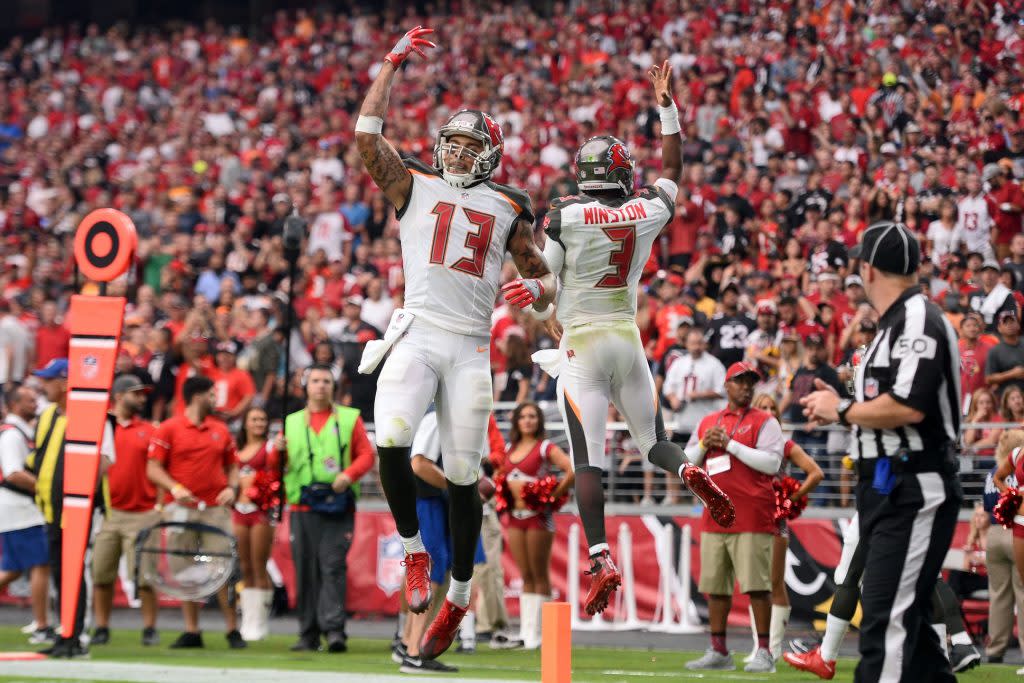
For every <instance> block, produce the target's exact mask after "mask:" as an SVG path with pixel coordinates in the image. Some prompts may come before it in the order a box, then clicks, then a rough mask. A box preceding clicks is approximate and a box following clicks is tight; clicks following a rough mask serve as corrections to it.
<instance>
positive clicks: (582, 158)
mask: <svg viewBox="0 0 1024 683" xmlns="http://www.w3.org/2000/svg"><path fill="white" fill-rule="evenodd" d="M576 182H577V184H578V185H579V188H580V190H582V191H583V192H595V191H612V192H615V193H617V194H622V195H624V196H625V195H630V194H633V157H632V156H631V155H630V153H629V148H628V147H626V145H625V143H623V142H622V141H621V140H619V139H617V138H614V137H612V136H610V135H602V136H600V137H596V138H591V139H589V140H587V141H586V142H584V143H583V146H582V147H580V148H579V151H577V152H576Z"/></svg>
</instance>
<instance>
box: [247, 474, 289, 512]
mask: <svg viewBox="0 0 1024 683" xmlns="http://www.w3.org/2000/svg"><path fill="white" fill-rule="evenodd" d="M245 497H246V498H248V499H249V500H250V501H252V504H253V505H255V506H256V507H258V508H259V509H260V510H261V511H263V512H269V511H272V510H275V509H276V508H277V507H278V505H280V504H281V480H280V479H278V478H277V473H276V472H272V471H270V470H259V471H257V472H256V474H255V476H254V477H253V481H252V485H251V486H249V487H248V488H247V489H245Z"/></svg>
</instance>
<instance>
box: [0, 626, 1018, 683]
mask: <svg viewBox="0 0 1024 683" xmlns="http://www.w3.org/2000/svg"><path fill="white" fill-rule="evenodd" d="M177 635H178V634H177V633H172V632H162V633H161V637H162V638H163V642H164V643H165V644H164V645H161V646H159V647H155V648H152V647H151V648H143V647H142V646H140V645H139V644H138V637H139V634H138V633H137V632H135V631H114V632H113V638H112V642H111V643H110V644H108V645H103V646H98V647H94V648H92V650H91V657H90V659H91V661H94V662H102V661H116V662H129V663H139V664H154V665H161V666H175V665H188V666H209V667H217V668H225V667H226V668H235V667H241V668H257V669H279V670H287V671H294V672H300V671H328V672H331V671H333V672H345V673H350V674H351V673H365V674H398V666H397V665H396V664H394V663H393V662H392V661H391V659H390V657H389V655H390V653H389V652H388V649H387V648H388V643H387V641H383V640H367V639H352V640H349V651H348V652H347V653H345V654H339V655H331V654H326V653H316V654H309V653H291V652H288V647H289V646H290V645H291V644H292V642H294V638H292V637H285V636H273V637H271V638H270V640H267V641H263V642H259V643H253V644H250V646H249V648H248V649H246V650H241V651H229V650H228V648H227V644H226V642H225V640H224V637H223V635H222V634H220V633H215V632H210V633H209V634H205V636H204V638H205V641H206V649H204V650H187V651H181V650H171V649H169V648H168V647H167V644H169V643H170V642H171V641H172V640H173V639H174V638H175V637H177ZM32 649H34V648H32V647H29V646H26V644H25V636H24V635H22V634H21V633H20V632H19V631H18V629H17V628H16V627H0V651H19V650H22V651H24V650H32ZM698 654H699V653H696V652H680V653H672V652H665V651H653V650H639V649H611V648H574V650H573V681H574V682H575V681H593V682H598V681H600V682H602V683H613V682H616V681H640V680H649V681H650V680H654V681H657V680H686V679H691V678H692V679H695V680H696V679H701V680H705V681H707V680H771V681H778V682H786V683H788V682H790V681H794V682H795V681H816V680H818V679H817V678H815V677H814V676H811V675H810V674H804V673H800V672H796V671H794V670H792V669H790V668H789V667H788V666H787V665H786V664H785V663H784V662H780V663H779V667H778V672H777V673H776V674H773V675H755V674H746V673H744V672H743V671H742V670H738V671H735V672H727V673H723V674H719V675H716V674H715V673H714V672H688V671H686V670H685V669H684V668H683V664H684V663H685V662H686V661H688V660H690V659H693V658H696V657H697V656H698ZM442 661H444V662H446V663H448V664H453V665H455V666H458V667H459V673H458V674H454V675H453V676H451V677H452V678H455V679H458V678H466V677H468V678H500V679H505V680H524V681H537V680H540V653H539V652H525V651H521V650H520V651H516V650H505V651H495V650H491V649H490V648H489V647H486V646H484V647H483V648H482V649H480V650H478V651H477V652H476V653H474V654H471V655H457V654H446V655H444V656H443V657H442ZM854 664H855V662H854V660H852V659H844V660H841V661H840V668H839V671H838V672H837V674H836V680H842V681H848V680H851V679H852V677H853V668H854ZM3 666H4V665H3V663H2V662H0V683H14V682H15V681H18V682H26V683H27V682H28V681H32V682H34V683H39V681H40V680H43V679H38V678H35V679H30V678H26V677H25V676H14V677H11V676H4V675H3V674H2V672H3ZM1015 671H1016V669H1015V667H1012V666H996V665H984V666H982V667H980V668H978V669H975V670H974V671H971V672H969V673H967V674H964V675H961V676H960V678H959V680H961V681H965V682H967V683H973V682H981V681H993V682H996V681H1018V680H1020V679H1019V678H1018V677H1017V676H1016V673H1015ZM409 678H415V677H413V676H410V677H409ZM432 678H439V677H438V676H433V677H432ZM444 678H448V677H447V676H445V677H444ZM45 680H46V681H52V682H53V683H64V681H62V680H60V679H53V678H52V677H47V678H45ZM367 680H368V681H371V680H372V676H367ZM77 683H82V682H81V680H79V681H77Z"/></svg>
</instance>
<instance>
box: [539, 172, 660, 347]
mask: <svg viewBox="0 0 1024 683" xmlns="http://www.w3.org/2000/svg"><path fill="white" fill-rule="evenodd" d="M678 191H679V190H678V187H677V186H676V184H675V183H673V182H672V181H671V180H668V179H665V178H659V179H658V180H657V181H655V183H654V185H649V186H646V187H643V188H641V189H640V190H638V191H637V192H635V193H634V194H632V195H630V196H628V197H624V198H616V199H611V200H603V199H598V198H596V197H592V196H590V195H586V194H580V195H574V196H569V197H561V198H559V199H556V200H555V201H554V202H552V204H551V208H550V209H549V210H548V213H547V215H546V216H545V217H544V231H545V232H546V233H547V236H548V239H550V240H554V241H555V242H556V243H557V244H558V245H559V246H560V247H561V248H562V250H563V251H564V253H565V260H564V264H563V267H562V268H561V272H557V273H556V274H557V275H558V278H559V280H560V281H561V289H560V291H559V294H558V319H559V320H560V321H561V322H562V324H563V325H565V326H566V327H572V326H576V325H583V324H586V323H590V322H598V321H601V322H608V321H620V322H624V321H628V322H631V323H632V322H634V321H635V319H636V292H637V286H638V285H639V283H640V276H641V275H642V274H643V269H644V264H645V263H646V262H647V257H648V256H649V255H650V253H651V247H652V246H653V245H654V242H655V240H657V239H658V236H659V235H660V234H661V231H662V229H663V228H664V227H665V225H666V224H667V223H668V222H669V221H670V220H672V216H673V215H674V213H675V202H676V194H677V193H678ZM549 253H550V251H549V250H548V249H545V254H549Z"/></svg>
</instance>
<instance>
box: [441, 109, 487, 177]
mask: <svg viewBox="0 0 1024 683" xmlns="http://www.w3.org/2000/svg"><path fill="white" fill-rule="evenodd" d="M455 136H465V137H468V138H472V139H474V140H478V141H479V142H480V143H481V144H482V145H483V149H482V150H481V151H479V152H477V151H475V150H472V149H469V148H468V147H466V146H465V145H461V144H459V143H458V142H455V141H453V140H452V138H453V137H455ZM503 147H504V139H503V138H502V135H501V128H500V127H499V126H498V124H497V123H495V122H494V121H493V120H492V119H490V117H488V116H487V115H486V114H484V113H483V112H477V111H461V112H459V113H458V114H456V115H455V116H453V117H452V118H451V119H449V121H448V123H446V124H445V125H444V126H442V127H441V130H440V131H438V136H437V144H436V145H434V167H435V168H437V169H438V170H440V171H441V175H442V176H443V177H444V179H445V181H446V182H447V183H448V184H449V185H451V186H452V187H460V188H461V187H470V186H471V185H475V184H477V183H481V182H483V181H485V180H487V179H489V178H490V177H491V176H492V175H493V174H494V172H495V171H496V170H497V168H498V164H500V163H501V155H502V150H503ZM452 162H456V164H457V166H458V168H456V167H454V166H453V167H450V166H449V164H450V163H452ZM467 167H468V170H467Z"/></svg>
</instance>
